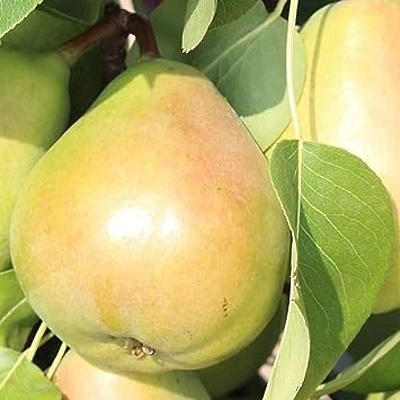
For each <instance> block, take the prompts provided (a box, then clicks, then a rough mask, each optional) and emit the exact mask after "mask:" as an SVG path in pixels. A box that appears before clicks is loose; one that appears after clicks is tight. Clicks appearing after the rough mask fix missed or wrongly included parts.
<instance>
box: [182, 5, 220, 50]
mask: <svg viewBox="0 0 400 400" xmlns="http://www.w3.org/2000/svg"><path fill="white" fill-rule="evenodd" d="M216 10H217V0H189V1H188V4H187V6H186V14H185V24H184V28H183V35H182V49H183V51H184V52H188V51H190V50H193V49H194V48H195V47H196V46H197V45H198V44H199V43H200V42H201V40H202V39H203V37H204V36H205V34H206V32H207V29H208V27H209V26H210V24H211V21H212V20H213V18H214V15H215V11H216Z"/></svg>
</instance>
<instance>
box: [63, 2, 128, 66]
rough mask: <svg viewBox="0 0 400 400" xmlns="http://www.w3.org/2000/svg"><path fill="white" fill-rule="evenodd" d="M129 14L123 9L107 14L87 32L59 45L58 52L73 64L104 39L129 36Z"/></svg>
mask: <svg viewBox="0 0 400 400" xmlns="http://www.w3.org/2000/svg"><path fill="white" fill-rule="evenodd" d="M129 14H130V13H129V12H128V11H126V10H123V9H121V10H118V12H117V13H112V14H110V15H106V16H105V17H104V18H103V19H102V20H100V21H99V22H97V23H96V24H94V25H93V26H91V27H90V28H89V29H87V30H86V31H85V32H83V33H82V34H80V35H79V36H77V37H75V38H73V39H71V40H70V41H68V42H67V43H65V44H64V45H62V46H61V47H59V49H58V52H59V53H60V54H61V55H62V56H63V57H64V58H65V60H66V61H67V63H68V64H69V65H70V66H72V65H73V64H74V63H75V62H76V61H77V60H78V59H79V58H80V57H81V56H82V55H83V54H84V53H85V52H86V51H88V50H90V49H91V48H93V47H95V46H97V45H99V44H100V43H102V42H103V41H104V40H106V39H108V38H110V37H112V36H117V35H121V36H122V35H124V34H125V35H126V36H128V34H129V31H128V20H129Z"/></svg>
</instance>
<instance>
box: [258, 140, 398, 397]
mask: <svg viewBox="0 0 400 400" xmlns="http://www.w3.org/2000/svg"><path fill="white" fill-rule="evenodd" d="M271 176H272V179H273V182H274V185H275V188H276V190H277V193H278V196H279V198H280V201H281V203H282V206H283V208H284V210H285V213H286V215H287V218H288V221H289V224H290V228H291V230H292V234H293V237H294V250H295V251H294V257H293V264H292V272H291V276H292V278H291V279H292V294H291V302H290V305H289V318H290V315H291V314H290V307H293V306H294V304H296V306H297V307H298V308H299V310H300V312H301V314H302V315H303V317H304V319H305V326H306V327H307V329H308V335H309V344H308V345H309V349H310V353H309V362H308V366H307V370H306V371H305V377H304V381H303V382H302V385H301V388H300V389H299V392H298V393H297V394H296V395H295V397H286V398H285V400H291V399H296V400H306V399H309V398H310V396H311V395H312V394H313V392H314V391H315V389H316V388H317V386H318V385H319V384H320V383H321V382H322V380H323V379H325V377H326V376H327V375H328V373H329V372H330V370H331V369H332V368H333V366H334V365H335V363H336V362H337V360H338V359H339V357H340V355H341V354H342V353H343V352H344V351H345V349H346V348H347V347H348V345H349V344H350V342H351V341H352V340H353V339H354V337H355V336H356V335H357V333H358V332H359V330H360V329H361V327H362V326H363V324H364V323H365V321H366V320H367V318H368V316H369V315H370V313H371V310H372V308H373V306H374V302H375V298H376V296H377V294H378V292H379V290H380V288H381V287H382V286H383V283H384V279H385V276H386V273H387V270H388V268H389V266H390V265H391V263H392V259H393V253H394V251H393V249H394V222H393V215H392V206H391V200H390V197H389V195H388V193H387V191H386V189H385V187H384V186H383V184H382V182H381V180H380V179H379V178H378V177H377V176H376V174H375V173H374V172H373V171H372V170H371V169H370V168H369V167H368V166H367V165H366V164H365V163H364V162H363V161H362V160H360V159H359V158H358V157H356V156H354V155H352V154H350V153H349V152H346V151H345V150H342V149H339V148H336V147H331V146H327V145H323V144H317V143H311V142H305V143H304V144H303V145H302V142H298V141H297V140H291V141H288V140H282V141H281V142H279V143H278V144H277V145H276V147H275V149H274V151H273V153H272V157H271ZM294 302H295V303H294ZM288 324H290V320H289V321H288ZM294 334H296V333H294ZM302 336H303V337H304V338H306V335H305V334H302ZM294 340H295V339H293V338H292V337H290V336H289V335H286V336H284V340H283V341H282V344H281V346H282V348H281V351H287V350H285V349H286V347H290V346H292V342H293V341H294ZM302 345H303V346H307V343H306V342H304V343H302ZM300 347H301V346H300V345H299V348H297V349H293V350H292V351H293V352H294V355H293V357H292V358H291V359H290V360H286V361H285V360H283V361H282V362H279V363H278V362H277V363H276V365H275V367H274V369H275V368H277V369H282V370H284V371H287V370H293V369H295V367H294V366H292V365H290V363H295V364H296V363H299V364H300V363H301V364H303V361H302V359H303V358H304V355H303V351H304V350H302V349H301V348H300ZM297 352H298V354H300V357H299V358H300V360H298V357H297ZM288 363H289V364H288ZM299 369H300V366H299ZM275 373H277V372H275ZM287 381H289V382H295V381H294V380H293V379H291V380H289V379H288V378H287ZM285 384H286V382H283V383H282V385H283V386H285ZM296 389H297V387H296V388H293V390H292V393H295V391H296ZM269 390H272V389H269V388H268V387H267V394H266V395H267V396H268V391H269ZM282 390H283V389H282ZM285 390H286V392H288V391H289V389H288V388H285ZM279 394H280V393H279ZM267 398H268V397H267ZM278 398H281V397H279V396H278Z"/></svg>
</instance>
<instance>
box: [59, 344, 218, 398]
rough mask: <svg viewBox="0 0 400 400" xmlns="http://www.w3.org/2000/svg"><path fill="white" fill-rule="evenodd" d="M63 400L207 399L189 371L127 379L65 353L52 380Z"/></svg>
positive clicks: (198, 381)
mask: <svg viewBox="0 0 400 400" xmlns="http://www.w3.org/2000/svg"><path fill="white" fill-rule="evenodd" d="M53 382H54V383H55V385H56V386H57V387H58V388H59V389H60V391H61V393H62V396H63V397H62V398H63V400H88V399H96V400H111V399H112V400H210V396H209V395H208V394H207V392H206V390H205V388H204V387H203V386H202V384H201V382H200V380H199V379H198V378H197V377H196V376H195V375H194V373H193V372H190V371H174V372H167V373H164V374H152V375H149V374H147V375H131V376H129V377H126V376H121V375H117V374H112V373H110V372H106V371H103V370H102V369H99V368H97V367H95V366H93V365H92V364H90V363H88V362H87V361H86V360H84V359H83V358H82V357H80V356H79V355H78V354H77V353H75V352H73V351H69V352H68V353H67V354H66V355H65V356H64V358H63V359H62V360H61V363H60V365H59V367H58V368H57V371H56V373H55V375H54V377H53Z"/></svg>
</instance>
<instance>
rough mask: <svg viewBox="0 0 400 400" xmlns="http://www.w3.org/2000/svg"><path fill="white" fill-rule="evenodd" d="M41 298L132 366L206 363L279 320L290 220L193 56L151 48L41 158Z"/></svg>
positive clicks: (32, 208)
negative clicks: (153, 52)
mask: <svg viewBox="0 0 400 400" xmlns="http://www.w3.org/2000/svg"><path fill="white" fill-rule="evenodd" d="M11 251H12V260H13V263H14V266H15V270H16V273H17V276H18V279H19V281H20V283H21V286H22V289H23V290H24V292H25V293H26V295H27V298H28V300H29V302H30V304H31V305H32V307H33V308H34V310H35V311H36V312H37V313H38V315H39V316H40V317H41V318H42V319H43V320H44V321H45V322H46V324H47V325H48V326H49V327H50V328H51V329H52V330H53V331H54V332H55V333H56V334H57V335H58V336H59V337H60V338H61V339H62V340H64V341H65V342H66V343H67V344H68V345H70V346H71V348H73V349H74V350H75V351H76V352H78V353H79V354H80V355H82V356H83V357H84V358H85V359H87V360H88V361H89V362H91V363H93V364H94V365H98V366H99V367H101V368H103V369H107V370H109V371H113V372H116V373H121V374H129V373H132V372H135V371H136V372H159V371H166V370H172V369H198V368H202V367H207V366H209V365H212V364H215V363H217V362H220V361H222V360H223V359H226V358H228V357H229V356H231V355H233V354H235V353H237V352H238V351H240V350H241V349H243V348H244V347H246V346H247V345H248V344H250V343H251V342H252V341H253V340H254V339H255V338H256V337H257V335H258V334H259V333H260V332H261V331H262V330H263V329H264V328H265V326H267V324H268V323H269V322H270V320H271V318H272V317H273V315H274V313H275V311H276V309H277V306H278V304H279V301H280V298H281V292H282V288H283V283H284V280H285V277H286V274H287V265H288V263H287V260H288V256H289V230H288V225H287V223H286V220H285V217H284V215H283V212H282V209H281V207H280V204H279V202H278V199H277V197H276V194H275V191H274V188H273V186H272V183H271V180H270V176H269V166H268V162H267V159H266V158H265V156H264V155H263V154H262V152H261V151H260V149H259V148H258V147H257V145H256V143H255V142H254V140H253V139H252V137H251V136H250V134H249V133H248V131H247V130H246V129H245V127H244V125H243V124H242V122H241V121H240V119H239V118H238V116H237V115H236V114H235V112H234V111H233V109H232V108H231V107H230V106H229V104H228V103H227V102H226V101H225V99H224V98H223V97H222V96H221V95H220V93H219V92H218V91H217V90H216V88H215V87H214V86H213V84H212V83H211V82H210V81H209V80H208V79H207V78H206V77H205V76H204V75H203V74H201V73H200V72H198V71H196V70H195V69H194V68H192V67H190V66H188V65H185V64H181V63H177V62H172V61H169V60H165V59H161V58H155V59H147V60H146V59H145V60H143V61H142V62H140V63H139V64H138V65H136V66H135V67H132V68H130V69H127V70H126V71H125V72H124V73H122V74H121V75H119V76H118V77H117V78H116V79H115V80H114V81H112V82H111V83H110V84H109V85H108V87H107V88H106V89H105V90H104V91H103V93H102V94H101V95H100V97H99V98H98V100H97V101H96V102H95V104H94V105H93V106H92V107H91V109H90V110H89V111H88V113H86V114H85V115H84V116H83V117H82V118H80V119H79V120H78V121H77V122H76V123H75V124H74V125H73V126H72V127H70V128H69V129H68V131H67V132H66V133H65V134H64V135H63V136H62V138H60V140H58V141H57V143H56V144H55V145H54V146H53V147H52V148H51V149H50V150H49V151H48V152H47V153H46V155H45V156H44V157H43V158H42V159H41V160H40V162H39V163H38V164H37V165H36V166H35V168H34V170H33V171H32V173H31V174H30V176H29V179H28V180H27V181H26V185H24V189H23V190H22V191H21V192H20V196H19V201H18V203H17V205H16V207H15V209H14V214H13V221H12V228H11Z"/></svg>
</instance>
